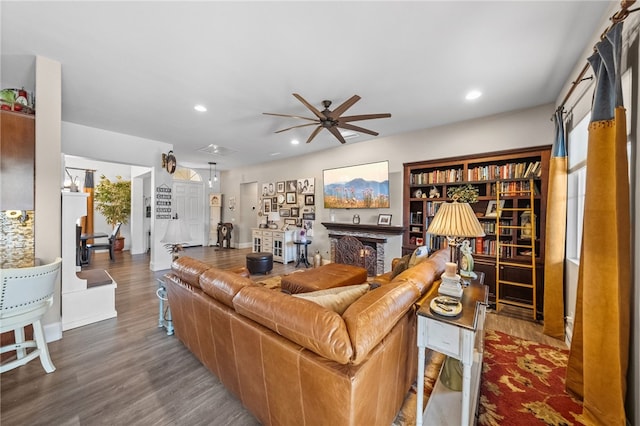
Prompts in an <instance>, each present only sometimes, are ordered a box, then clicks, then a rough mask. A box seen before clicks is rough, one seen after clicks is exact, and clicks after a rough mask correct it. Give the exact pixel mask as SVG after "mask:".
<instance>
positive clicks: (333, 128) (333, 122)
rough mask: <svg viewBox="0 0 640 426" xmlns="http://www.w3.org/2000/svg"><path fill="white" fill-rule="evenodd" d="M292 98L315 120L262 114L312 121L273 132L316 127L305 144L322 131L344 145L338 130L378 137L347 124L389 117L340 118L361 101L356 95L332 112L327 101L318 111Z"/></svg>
mask: <svg viewBox="0 0 640 426" xmlns="http://www.w3.org/2000/svg"><path fill="white" fill-rule="evenodd" d="M293 96H295V98H296V99H298V100H299V101H300V102H302V103H303V105H304V106H306V107H307V108H308V109H309V110H310V111H311V112H312V113H313V115H315V116H316V118H308V117H301V116H299V115H290V114H276V113H270V112H263V114H265V115H275V116H276V117H292V118H300V119H303V120H310V121H312V123H307V124H299V125H297V126H292V127H288V128H286V129H282V130H278V131H276V132H275V133H281V132H286V131H287V130H291V129H296V128H298V127H307V126H315V125H317V126H318V127H316V128H315V130H314V131H313V132H311V135H310V136H309V138H308V139H307V143H309V142H311V141H312V140H313V138H315V137H316V136H317V135H318V133H320V131H321V130H322V129H327V130H328V131H329V132H331V134H332V135H333V136H335V138H336V139H338V140H339V141H340V143H343V144H344V143H346V142H347V141H345V139H344V137H343V135H342V134H341V133H340V131H339V130H338V128H342V129H345V130H351V131H353V132H360V133H366V134H368V135H372V136H378V133H377V132H374V131H373V130H369V129H365V128H362V127H359V126H354V125H353V124H349V123H350V122H352V121H361V120H373V119H377V118H389V117H391V114H389V113H382V114H362V115H350V116H346V117H341V116H342V114H344V113H345V112H346V111H347V110H348V109H349V108H351V107H352V106H353V104H355V103H356V102H358V101H359V100H360V99H361V98H360V96H358V95H353V96H352V97H350V98H349V99H347V100H346V101H344V102H343V103H342V104H341V105H340V106H339V107H337V108H335V109H334V110H333V111H330V110H329V107H330V106H331V101H327V100H324V101H322V106H324V110H322V111H319V110H317V109H316V108H315V107H314V106H313V105H311V104H310V103H309V102H307V101H306V100H305V99H304V98H303V97H302V96H300V95H299V94H297V93H294V94H293Z"/></svg>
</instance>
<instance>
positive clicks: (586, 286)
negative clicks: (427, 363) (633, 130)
mask: <svg viewBox="0 0 640 426" xmlns="http://www.w3.org/2000/svg"><path fill="white" fill-rule="evenodd" d="M621 33H622V23H618V24H616V25H614V26H613V27H612V28H611V30H610V31H609V32H608V33H607V34H606V37H604V38H603V40H602V41H601V42H599V43H598V44H597V45H596V52H595V53H594V55H593V56H592V57H590V58H589V63H590V64H591V67H592V68H593V70H594V71H595V73H596V90H595V94H594V100H593V107H592V116H591V123H590V125H589V147H588V150H587V181H586V185H587V186H586V187H587V191H586V195H585V206H584V228H583V234H582V250H581V258H580V269H579V277H578V294H577V300H576V321H575V326H574V332H573V339H572V341H571V353H570V356H569V364H568V366H567V380H566V386H567V389H568V390H569V391H572V392H574V393H576V394H577V395H579V396H581V397H582V398H583V415H584V417H585V420H586V421H587V422H588V424H598V425H624V424H625V411H624V401H625V394H626V388H627V383H626V375H627V366H628V361H629V359H628V357H629V315H630V303H631V302H630V287H631V284H630V279H631V277H630V269H631V258H630V247H631V239H630V210H629V176H628V172H627V170H628V168H627V167H628V166H627V153H626V134H627V132H626V125H625V111H624V108H623V107H622V90H621V85H620V72H621V70H620V69H619V66H620V57H621Z"/></svg>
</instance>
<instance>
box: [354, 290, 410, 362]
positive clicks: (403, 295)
mask: <svg viewBox="0 0 640 426" xmlns="http://www.w3.org/2000/svg"><path fill="white" fill-rule="evenodd" d="M419 297H420V292H419V291H418V288H417V286H415V285H413V284H412V283H410V282H405V283H400V284H394V283H393V282H391V283H389V284H387V285H383V286H381V287H379V288H377V289H375V290H372V291H370V292H369V293H367V294H365V295H364V296H362V297H361V298H359V299H358V300H356V301H355V302H354V303H353V304H352V305H351V306H349V308H347V310H346V311H345V312H344V314H343V315H342V318H343V319H344V322H345V324H346V326H347V331H348V332H349V336H350V339H351V343H352V345H353V358H352V362H353V363H354V364H359V363H361V362H362V361H364V360H365V359H366V357H367V355H368V354H369V352H370V351H371V350H372V349H373V348H374V347H375V346H376V345H377V344H378V343H380V341H382V339H383V338H384V337H385V336H386V335H387V334H388V333H389V331H390V330H391V329H392V328H393V327H394V326H395V325H396V323H397V322H398V320H399V319H400V318H402V316H403V315H405V314H406V313H407V310H408V309H411V307H412V306H413V304H414V303H415V301H416V300H417V299H418V298H419Z"/></svg>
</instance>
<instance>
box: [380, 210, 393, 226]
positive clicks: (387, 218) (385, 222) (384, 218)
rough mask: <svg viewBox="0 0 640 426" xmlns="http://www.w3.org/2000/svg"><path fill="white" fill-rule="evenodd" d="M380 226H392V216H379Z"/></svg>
mask: <svg viewBox="0 0 640 426" xmlns="http://www.w3.org/2000/svg"><path fill="white" fill-rule="evenodd" d="M378 225H383V226H389V225H391V215H390V214H383V213H381V214H379V215H378Z"/></svg>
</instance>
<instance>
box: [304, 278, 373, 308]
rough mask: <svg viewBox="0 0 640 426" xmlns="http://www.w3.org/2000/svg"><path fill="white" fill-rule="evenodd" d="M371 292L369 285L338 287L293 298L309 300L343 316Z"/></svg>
mask: <svg viewBox="0 0 640 426" xmlns="http://www.w3.org/2000/svg"><path fill="white" fill-rule="evenodd" d="M368 290H369V284H366V283H365V284H356V285H350V286H346V287H336V288H330V289H327V290H318V291H312V292H309V293H300V294H294V295H293V297H298V298H301V299H305V300H309V301H311V302H313V303H317V304H318V305H320V306H324V307H325V308H327V309H329V310H331V311H333V312H335V313H337V314H340V315H342V314H343V312H344V311H345V310H347V308H348V307H349V306H350V305H351V304H352V303H353V302H355V301H356V300H358V299H359V298H360V296H362V295H363V294H365V293H366V292H367V291H368Z"/></svg>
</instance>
